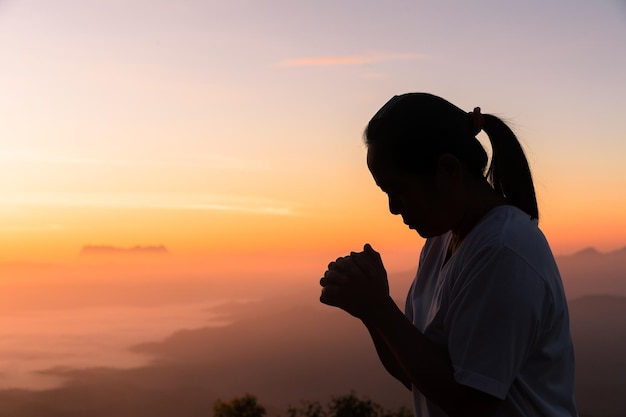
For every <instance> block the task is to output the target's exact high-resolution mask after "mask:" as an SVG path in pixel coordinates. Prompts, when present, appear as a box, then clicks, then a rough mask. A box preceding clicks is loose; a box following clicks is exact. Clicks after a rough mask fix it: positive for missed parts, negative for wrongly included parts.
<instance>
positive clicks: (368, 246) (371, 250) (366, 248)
mask: <svg viewBox="0 0 626 417" xmlns="http://www.w3.org/2000/svg"><path fill="white" fill-rule="evenodd" d="M363 251H364V252H369V253H370V254H378V252H376V251H375V250H374V248H372V245H370V244H369V243H366V244H365V245H364V246H363Z"/></svg>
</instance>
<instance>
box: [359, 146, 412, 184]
mask: <svg viewBox="0 0 626 417" xmlns="http://www.w3.org/2000/svg"><path fill="white" fill-rule="evenodd" d="M367 167H368V168H369V170H370V172H371V173H372V177H374V181H376V184H377V185H378V186H379V187H381V188H383V189H384V188H389V187H392V186H394V185H398V184H400V183H403V182H405V181H407V180H408V177H410V176H411V175H410V174H409V173H407V172H403V171H400V170H399V169H398V168H397V167H396V166H394V164H393V162H392V161H391V160H390V159H389V158H387V157H385V156H384V155H383V152H381V151H380V149H378V148H377V147H376V146H370V147H369V148H368V150H367Z"/></svg>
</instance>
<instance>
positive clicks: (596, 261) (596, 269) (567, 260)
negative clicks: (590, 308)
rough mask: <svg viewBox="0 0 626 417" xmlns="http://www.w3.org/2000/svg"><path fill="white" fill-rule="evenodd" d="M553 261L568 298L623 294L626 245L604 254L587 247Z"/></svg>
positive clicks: (625, 273) (625, 280)
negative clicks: (557, 268) (555, 262)
mask: <svg viewBox="0 0 626 417" xmlns="http://www.w3.org/2000/svg"><path fill="white" fill-rule="evenodd" d="M556 261H557V264H558V266H559V270H560V271H561V276H562V278H563V283H564V285H565V291H566V293H567V297H568V298H569V299H570V300H573V299H576V298H580V297H583V296H586V295H592V294H595V295H599V294H617V295H623V296H626V247H625V248H622V249H619V250H616V251H612V252H607V253H601V252H598V251H597V250H596V249H594V248H586V249H583V250H581V251H579V252H576V253H574V254H571V255H564V256H557V257H556Z"/></svg>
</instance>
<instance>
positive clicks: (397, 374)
mask: <svg viewBox="0 0 626 417" xmlns="http://www.w3.org/2000/svg"><path fill="white" fill-rule="evenodd" d="M363 324H365V326H366V327H367V330H368V331H369V333H370V336H371V337H372V341H373V342H374V347H375V348H376V353H377V354H378V358H379V359H380V361H381V362H382V364H383V366H384V367H385V369H386V370H387V372H389V374H390V375H391V376H393V377H394V378H396V379H397V380H398V381H400V382H401V383H402V385H404V386H405V387H406V388H407V389H408V390H409V391H410V390H412V387H411V380H410V379H409V376H408V375H407V374H406V373H405V371H404V368H403V367H402V365H401V364H400V363H399V362H398V359H397V358H396V355H395V354H394V352H393V351H392V350H391V349H390V348H389V345H388V344H387V341H386V340H385V338H384V337H383V336H382V335H381V333H380V332H379V331H378V329H376V328H375V327H374V326H372V325H369V324H368V323H367V322H365V321H364V322H363Z"/></svg>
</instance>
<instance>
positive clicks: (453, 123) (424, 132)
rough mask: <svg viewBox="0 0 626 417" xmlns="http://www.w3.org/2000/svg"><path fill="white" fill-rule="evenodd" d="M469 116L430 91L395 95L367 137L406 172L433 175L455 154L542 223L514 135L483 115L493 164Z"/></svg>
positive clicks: (489, 117)
mask: <svg viewBox="0 0 626 417" xmlns="http://www.w3.org/2000/svg"><path fill="white" fill-rule="evenodd" d="M476 130H477V129H476V128H475V126H474V118H473V116H472V114H471V113H467V112H466V111H464V110H462V109H460V108H458V107H457V106H455V105H454V104H452V103H450V102H448V101H446V100H444V99H442V98H441V97H437V96H435V95H432V94H427V93H407V94H403V95H399V96H394V97H393V98H392V99H391V100H389V101H388V102H387V103H386V104H385V105H384V106H383V107H382V108H381V109H380V110H379V111H378V112H377V113H376V114H375V115H374V117H373V118H372V120H370V122H369V123H368V125H367V128H366V129H365V133H364V135H363V137H364V140H365V143H366V145H367V146H370V147H371V146H376V149H378V150H380V152H381V153H382V154H383V155H384V157H386V158H390V159H391V160H392V162H393V163H394V164H395V165H396V166H397V167H398V169H401V170H403V171H408V172H415V173H433V172H434V171H435V169H436V167H437V161H438V159H439V157H440V156H441V155H443V154H451V155H453V156H455V157H456V158H457V159H459V160H460V161H461V163H463V164H464V165H465V166H466V167H467V169H468V170H469V172H470V173H472V174H475V175H477V176H480V177H483V178H486V179H487V181H488V182H489V184H491V186H492V187H493V189H494V190H495V191H496V192H497V193H499V194H501V195H502V196H503V197H504V198H505V199H506V200H507V201H508V203H510V204H512V205H515V206H517V207H518V208H520V209H521V210H523V211H524V212H526V213H527V214H528V215H529V216H530V217H531V218H534V219H539V211H538V208H537V198H536V195H535V188H534V185H533V180H532V176H531V173H530V168H529V166H528V161H527V160H526V156H525V155H524V151H523V149H522V147H521V145H520V143H519V141H518V139H517V137H516V136H515V134H514V133H513V131H512V130H511V129H510V128H509V127H508V126H507V125H506V124H505V123H504V122H503V121H502V120H500V119H499V118H498V117H496V116H493V115H490V114H485V115H483V124H482V130H483V131H484V132H485V133H486V134H487V136H488V137H489V141H490V142H491V148H492V155H491V163H490V164H489V167H487V162H488V157H487V152H486V151H485V148H483V146H482V145H481V143H480V142H479V141H478V139H476V134H477V132H476Z"/></svg>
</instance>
